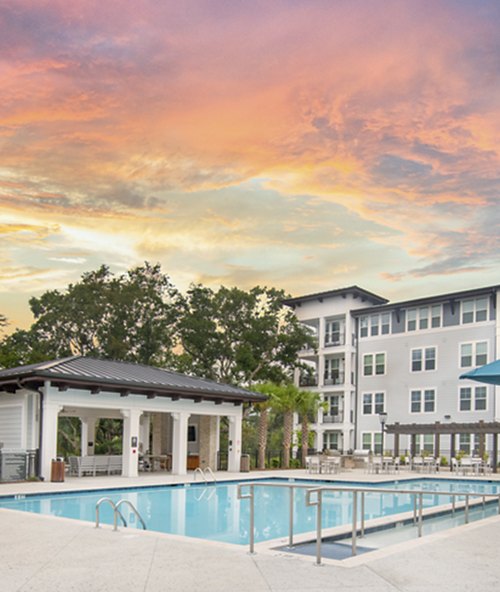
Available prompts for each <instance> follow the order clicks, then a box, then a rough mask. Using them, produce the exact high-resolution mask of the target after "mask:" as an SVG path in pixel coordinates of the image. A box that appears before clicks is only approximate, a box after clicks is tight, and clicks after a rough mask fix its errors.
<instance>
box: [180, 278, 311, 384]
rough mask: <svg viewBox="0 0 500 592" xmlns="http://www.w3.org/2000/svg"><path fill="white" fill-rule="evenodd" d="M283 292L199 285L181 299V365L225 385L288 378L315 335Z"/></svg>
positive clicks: (277, 380)
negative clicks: (286, 305) (285, 302)
mask: <svg viewBox="0 0 500 592" xmlns="http://www.w3.org/2000/svg"><path fill="white" fill-rule="evenodd" d="M285 296H286V295H285V293H284V292H283V291H281V290H276V289H274V288H262V287H259V286H256V287H254V288H252V289H251V290H249V291H244V290H241V289H239V288H226V287H221V288H220V289H219V290H217V291H213V290H211V289H210V288H207V287H204V286H201V285H195V286H191V288H190V289H189V290H188V292H187V294H186V295H185V296H182V297H180V299H179V303H180V311H179V318H178V337H179V342H180V345H181V347H182V353H181V354H180V356H179V358H178V362H179V367H180V368H181V369H184V370H188V371H191V372H193V373H195V374H198V375H200V376H205V377H207V378H212V379H214V380H219V381H221V382H227V383H233V384H243V385H247V386H250V385H252V384H253V383H255V382H263V381H274V382H281V381H283V380H285V379H287V378H288V379H289V378H290V377H291V374H292V372H293V369H294V368H296V367H297V366H298V365H299V364H298V358H297V353H298V351H299V350H300V349H301V348H302V347H303V346H304V345H305V344H306V343H310V342H311V337H310V336H309V334H308V333H307V332H306V330H305V329H304V328H303V326H302V325H301V324H300V323H299V322H298V320H297V318H296V317H295V315H294V314H293V313H292V311H291V310H289V309H286V310H285V309H284V307H283V305H282V301H283V299H284V298H285Z"/></svg>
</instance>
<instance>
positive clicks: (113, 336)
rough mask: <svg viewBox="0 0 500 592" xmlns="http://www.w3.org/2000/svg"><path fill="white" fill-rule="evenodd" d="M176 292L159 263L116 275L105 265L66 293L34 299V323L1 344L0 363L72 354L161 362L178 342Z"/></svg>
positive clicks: (26, 361) (86, 274) (49, 292)
mask: <svg viewBox="0 0 500 592" xmlns="http://www.w3.org/2000/svg"><path fill="white" fill-rule="evenodd" d="M176 295H177V290H176V289H175V288H174V287H173V285H172V283H171V282H170V279H169V277H168V276H167V275H165V274H164V273H162V271H161V268H160V265H150V264H149V263H145V264H144V265H143V266H140V267H135V268H133V269H131V270H129V271H128V272H127V273H126V274H123V275H119V276H114V275H113V274H112V273H111V272H110V270H109V268H108V267H107V266H105V265H103V266H101V267H100V268H99V269H97V270H96V271H91V272H89V273H84V274H83V276H82V279H81V281H80V282H77V283H75V284H70V285H69V286H68V288H67V289H66V290H65V291H59V290H49V291H47V292H44V293H43V294H42V295H41V296H40V297H39V298H35V297H33V298H31V300H30V307H31V311H32V313H33V315H34V317H35V322H34V323H33V325H32V326H31V328H30V329H29V330H28V331H23V330H19V329H18V330H16V331H15V332H14V333H13V334H12V335H10V336H8V337H7V338H6V339H4V340H3V341H2V342H1V344H0V365H3V366H10V365H12V364H13V363H14V364H25V363H30V362H37V361H40V359H42V360H43V359H50V358H60V357H65V356H70V355H88V356H95V357H101V358H108V359H115V360H124V361H130V362H138V363H142V364H152V365H162V364H166V363H168V362H169V361H170V359H171V357H172V351H173V346H174V338H175V337H174V332H175V320H176V313H175V306H174V304H173V301H174V299H175V297H176Z"/></svg>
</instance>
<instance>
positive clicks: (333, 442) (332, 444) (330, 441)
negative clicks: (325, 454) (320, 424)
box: [323, 432, 339, 450]
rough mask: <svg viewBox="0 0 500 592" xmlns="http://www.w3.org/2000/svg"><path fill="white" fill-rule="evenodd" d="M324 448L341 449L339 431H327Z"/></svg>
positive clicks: (324, 436) (324, 437)
mask: <svg viewBox="0 0 500 592" xmlns="http://www.w3.org/2000/svg"><path fill="white" fill-rule="evenodd" d="M323 448H325V449H327V450H338V449H339V433H338V432H325V433H324V435H323Z"/></svg>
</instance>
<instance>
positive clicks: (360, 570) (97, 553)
mask: <svg viewBox="0 0 500 592" xmlns="http://www.w3.org/2000/svg"><path fill="white" fill-rule="evenodd" d="M263 476H264V477H274V476H279V477H285V476H286V477H298V476H300V477H312V478H314V477H315V476H314V475H308V474H307V473H306V472H305V471H303V470H301V471H286V472H285V471H268V472H265V473H259V472H252V473H242V474H234V473H233V474H228V473H220V474H219V475H218V478H219V479H220V480H223V479H229V478H234V479H250V478H254V477H255V478H257V477H259V478H260V477H263ZM416 476H419V477H422V476H423V477H425V476H427V475H415V474H412V473H401V474H400V475H399V477H398V479H400V480H401V479H403V478H405V477H409V478H415V477H416ZM321 477H322V478H325V479H335V480H336V481H340V480H347V481H358V482H362V481H371V482H373V481H386V480H389V479H393V478H394V476H393V475H376V476H373V475H366V474H365V473H363V472H360V471H349V472H345V473H341V474H340V475H331V476H330V475H328V476H324V475H322V476H321ZM440 477H445V478H448V477H450V474H449V473H444V474H441V475H440ZM498 477H500V476H498ZM498 477H497V476H496V475H492V476H488V477H487V478H486V479H485V478H482V480H490V479H491V480H497V479H498ZM187 480H188V481H192V476H189V477H188V479H187ZM183 481H186V478H184V479H182V478H176V477H172V476H170V475H162V474H151V475H141V476H140V477H139V478H137V479H128V478H123V477H96V478H82V479H75V478H73V479H68V480H67V481H66V482H65V483H19V484H0V495H9V494H26V493H35V492H49V491H63V490H75V489H91V488H92V489H93V488H99V489H101V488H106V487H132V486H136V485H149V484H151V485H153V484H157V483H162V484H165V483H173V482H183ZM0 533H1V534H0V549H1V561H0V590H1V591H2V592H14V591H16V592H27V591H30V590H36V591H37V592H46V591H47V592H49V591H50V592H52V591H54V592H55V591H65V592H66V591H68V592H69V591H76V592H94V591H103V592H104V591H106V592H115V591H116V592H125V591H129V590H130V591H141V592H142V591H143V592H160V591H161V592H165V591H168V592H169V591H176V592H183V591H194V590H199V591H200V592H205V591H207V592H212V591H214V592H226V591H228V592H229V591H231V592H232V591H237V592H247V591H248V592H264V591H266V592H269V591H271V592H282V591H283V592H284V591H285V590H286V591H289V592H296V591H297V592H298V591H307V592H319V591H326V590H332V591H333V590H336V591H337V590H346V591H349V592H358V591H359V592H360V591H361V590H363V591H364V592H366V591H368V592H379V591H380V592H382V591H405V592H424V591H434V590H435V591H444V592H448V591H449V592H451V591H453V592H457V591H460V592H461V591H471V592H472V591H476V590H477V591H478V592H479V591H481V592H490V591H491V592H493V591H495V592H496V591H497V590H498V589H500V560H499V559H500V516H494V517H492V518H487V519H485V520H483V521H481V522H475V523H471V524H469V525H465V526H461V527H458V528H455V529H453V530H450V531H446V532H440V533H436V534H434V535H429V536H427V537H423V538H422V539H415V540H413V541H410V542H408V543H405V544H402V545H395V546H392V547H388V548H386V549H381V550H378V551H376V552H375V553H373V554H367V555H365V556H363V557H359V558H354V560H349V562H348V565H347V564H346V565H338V564H335V565H334V564H332V563H325V565H323V566H321V567H317V566H315V565H314V564H313V559H312V558H311V557H300V556H296V555H290V554H286V553H283V552H277V551H274V552H272V551H269V550H262V551H261V550H260V549H259V547H257V549H256V550H257V554H255V555H252V556H251V555H249V554H248V552H247V548H241V547H237V546H233V545H224V544H220V543H212V542H207V541H201V540H197V539H188V538H184V537H177V536H172V535H165V534H160V533H154V532H152V531H146V532H143V531H137V530H132V529H131V530H127V529H125V528H122V529H120V530H119V531H118V532H113V531H112V530H111V528H110V527H104V528H100V529H98V530H96V529H95V528H94V527H93V524H90V523H86V522H79V521H75V520H69V519H64V518H53V517H49V516H41V515H37V514H30V513H27V512H17V511H12V510H5V509H0ZM369 555H371V557H369Z"/></svg>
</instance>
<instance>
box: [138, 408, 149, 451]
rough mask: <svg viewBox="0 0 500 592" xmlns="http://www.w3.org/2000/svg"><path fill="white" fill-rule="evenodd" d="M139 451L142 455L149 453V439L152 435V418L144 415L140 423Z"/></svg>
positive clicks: (147, 414)
mask: <svg viewBox="0 0 500 592" xmlns="http://www.w3.org/2000/svg"><path fill="white" fill-rule="evenodd" d="M140 432H141V433H140V438H139V449H140V451H141V452H142V453H145V452H147V451H149V437H150V433H151V416H150V415H149V413H144V415H143V416H142V417H141V423H140Z"/></svg>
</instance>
